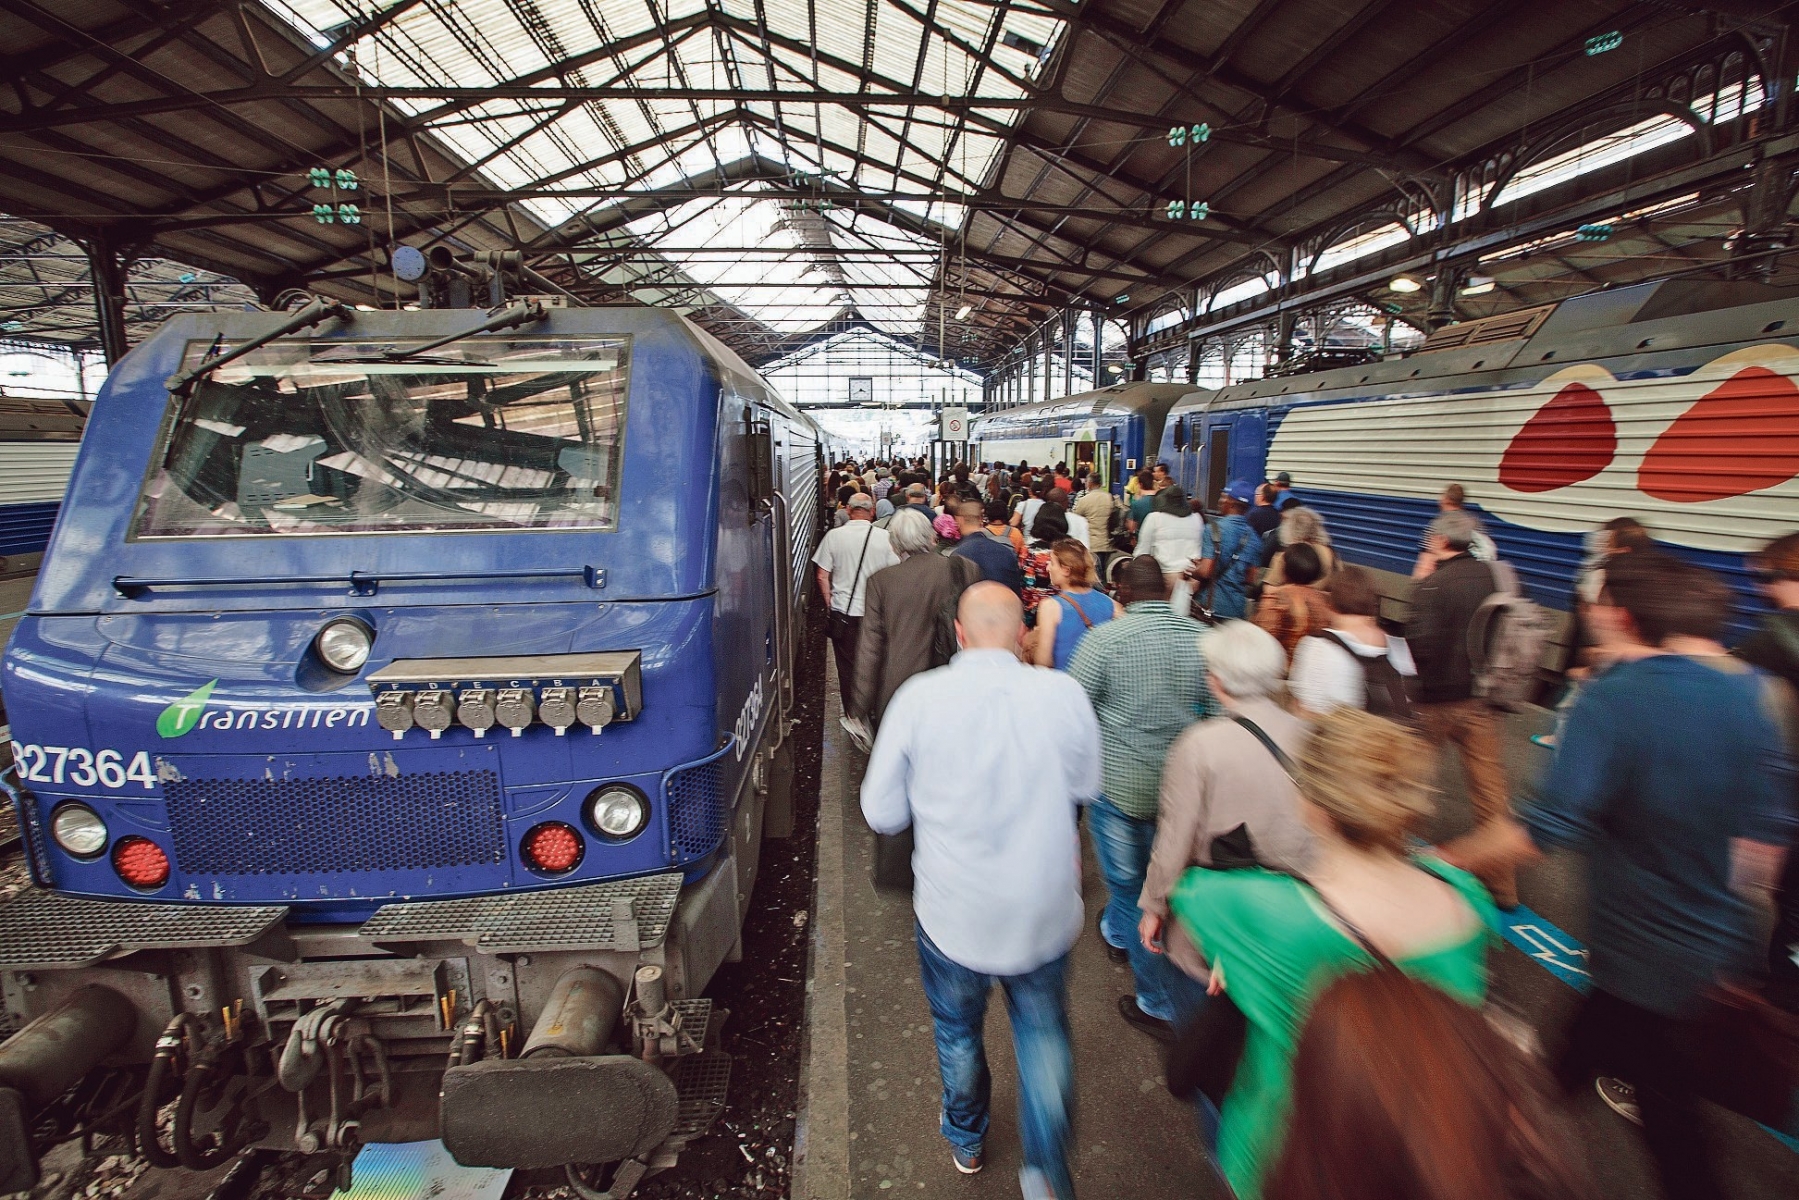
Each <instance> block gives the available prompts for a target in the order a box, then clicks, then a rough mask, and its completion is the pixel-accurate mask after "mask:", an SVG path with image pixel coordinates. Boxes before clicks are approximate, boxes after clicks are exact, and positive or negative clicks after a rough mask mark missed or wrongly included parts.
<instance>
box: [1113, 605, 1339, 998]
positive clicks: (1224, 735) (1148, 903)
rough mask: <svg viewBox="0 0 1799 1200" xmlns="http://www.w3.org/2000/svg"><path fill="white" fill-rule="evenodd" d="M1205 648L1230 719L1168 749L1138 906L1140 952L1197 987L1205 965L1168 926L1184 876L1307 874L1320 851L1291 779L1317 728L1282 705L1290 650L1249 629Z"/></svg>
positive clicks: (1232, 630)
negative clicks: (1239, 869)
mask: <svg viewBox="0 0 1799 1200" xmlns="http://www.w3.org/2000/svg"><path fill="white" fill-rule="evenodd" d="M1200 649H1201V652H1202V653H1203V654H1204V655H1205V660H1206V671H1207V674H1206V681H1207V682H1208V683H1209V684H1210V685H1211V688H1212V694H1213V695H1214V696H1216V697H1217V698H1218V701H1219V703H1220V704H1222V705H1223V706H1224V714H1223V715H1222V716H1217V717H1213V718H1211V719H1210V720H1207V721H1201V722H1200V723H1199V724H1197V725H1194V726H1191V727H1190V728H1189V729H1188V730H1187V731H1186V732H1185V733H1183V734H1181V736H1180V737H1178V738H1176V739H1175V742H1174V745H1173V746H1172V747H1170V748H1169V751H1168V758H1167V760H1166V762H1165V763H1164V764H1163V767H1162V792H1161V799H1160V807H1159V809H1158V813H1157V817H1156V841H1155V847H1154V849H1152V850H1151V851H1150V858H1149V871H1148V873H1147V874H1146V876H1145V877H1144V883H1143V894H1142V895H1141V896H1140V897H1138V900H1137V907H1138V908H1139V909H1141V910H1142V912H1143V918H1142V922H1141V924H1140V925H1139V927H1138V933H1139V935H1140V936H1141V937H1142V939H1143V944H1144V945H1145V946H1147V947H1148V948H1150V949H1151V950H1155V951H1158V952H1165V953H1167V954H1168V955H1169V956H1170V958H1171V959H1172V960H1173V962H1174V964H1175V965H1176V966H1178V967H1180V968H1181V970H1183V971H1185V972H1186V973H1187V974H1188V975H1191V976H1193V977H1194V978H1196V979H1204V978H1206V976H1207V969H1206V966H1205V960H1204V959H1203V958H1201V957H1200V955H1199V952H1198V951H1197V950H1196V949H1195V948H1194V946H1193V943H1192V942H1190V941H1188V940H1187V939H1186V937H1185V936H1184V935H1182V934H1181V933H1180V932H1179V930H1178V928H1176V927H1173V926H1171V925H1170V924H1169V921H1168V915H1169V908H1168V897H1169V895H1170V894H1171V893H1172V892H1173V891H1174V888H1175V885H1176V884H1178V883H1179V882H1180V880H1181V875H1182V873H1183V872H1185V871H1186V870H1187V868H1188V867H1192V866H1196V865H1197V866H1201V867H1211V866H1219V867H1225V866H1250V865H1260V866H1265V867H1269V868H1272V869H1274V870H1277V871H1302V870H1303V869H1304V868H1305V866H1306V864H1307V862H1308V861H1309V860H1310V858H1311V855H1312V850H1313V844H1314V842H1313V834H1312V832H1311V830H1310V829H1309V828H1307V826H1306V824H1305V822H1304V821H1303V820H1302V819H1301V817H1300V807H1299V791H1298V789H1297V788H1295V787H1294V786H1293V778H1292V776H1291V775H1290V774H1289V773H1288V770H1289V764H1290V762H1291V760H1293V759H1295V758H1297V757H1298V756H1299V752H1300V749H1301V747H1302V746H1303V744H1304V742H1305V739H1306V735H1307V733H1308V731H1309V728H1310V727H1309V726H1308V725H1307V723H1306V722H1305V721H1302V720H1301V719H1300V718H1298V717H1296V716H1294V715H1293V714H1292V713H1290V712H1288V711H1287V710H1286V709H1285V708H1283V707H1281V704H1280V702H1279V701H1280V697H1281V693H1282V691H1283V689H1284V686H1285V676H1286V673H1287V652H1286V651H1285V650H1283V649H1281V644H1280V642H1279V641H1278V640H1276V639H1275V637H1274V635H1272V634H1270V633H1268V632H1267V631H1266V630H1263V629H1259V628H1257V627H1256V626H1254V625H1252V624H1250V623H1249V622H1248V621H1226V622H1225V623H1224V624H1222V625H1219V626H1217V627H1216V628H1215V629H1213V630H1211V631H1210V632H1208V633H1206V634H1203V635H1201V637H1200ZM1220 857H1222V858H1223V859H1225V860H1226V861H1218V859H1219V858H1220Z"/></svg>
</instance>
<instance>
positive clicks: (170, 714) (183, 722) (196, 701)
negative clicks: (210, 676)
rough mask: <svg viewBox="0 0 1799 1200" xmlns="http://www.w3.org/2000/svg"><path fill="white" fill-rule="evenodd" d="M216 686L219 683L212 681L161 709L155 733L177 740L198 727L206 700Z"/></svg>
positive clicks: (204, 710) (204, 709)
mask: <svg viewBox="0 0 1799 1200" xmlns="http://www.w3.org/2000/svg"><path fill="white" fill-rule="evenodd" d="M218 686H219V681H218V680H216V679H214V680H212V681H210V682H209V683H207V684H206V685H205V686H203V687H197V688H195V689H194V690H193V691H191V692H189V693H188V694H187V695H185V696H183V697H182V698H181V699H179V700H177V701H175V703H173V704H171V705H169V706H168V707H167V708H165V709H163V710H162V715H161V716H159V717H157V718H156V732H157V733H160V734H161V735H162V736H163V737H166V738H178V737H180V736H181V735H182V734H184V733H186V732H188V731H189V730H191V729H192V728H193V727H194V726H196V725H198V724H199V723H200V717H201V716H202V715H203V714H204V713H205V712H206V700H207V698H208V697H209V696H211V695H212V689H213V688H215V687H218Z"/></svg>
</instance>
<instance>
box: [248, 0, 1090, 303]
mask: <svg viewBox="0 0 1799 1200" xmlns="http://www.w3.org/2000/svg"><path fill="white" fill-rule="evenodd" d="M270 3H271V5H272V7H274V8H275V10H276V11H278V12H282V13H284V14H285V15H286V16H287V17H288V19H290V20H291V21H292V22H293V23H294V25H295V26H296V27H297V28H299V29H300V30H301V31H302V32H303V33H304V34H305V35H306V36H307V37H309V38H310V39H311V40H312V41H313V43H314V44H316V45H321V46H322V45H327V44H329V42H330V34H328V33H327V32H326V31H337V30H341V29H342V28H344V27H345V26H347V25H349V24H351V23H354V22H357V21H361V20H366V19H367V18H368V17H369V16H371V15H373V14H375V13H377V12H380V11H382V10H384V9H386V8H388V7H390V6H391V4H392V3H393V0H270ZM870 17H871V12H870V10H869V9H868V8H867V6H866V4H865V2H864V0H760V3H758V2H757V0H456V2H455V3H445V2H439V0H432V2H431V3H427V4H421V5H417V6H415V7H413V8H410V9H408V10H407V11H406V12H404V13H401V14H400V15H398V16H397V17H396V18H394V19H393V20H392V21H390V22H389V23H387V24H386V25H385V26H384V27H383V28H382V29H381V30H380V31H379V32H377V33H375V34H373V35H371V36H369V37H367V38H364V39H363V40H362V41H361V42H360V43H359V44H358V45H357V46H356V47H355V48H354V53H353V57H354V65H355V68H356V70H357V71H358V72H359V73H360V74H361V75H362V77H364V78H366V79H369V80H370V81H372V82H375V83H379V84H386V85H392V86H421V87H431V86H441V85H453V86H457V87H480V86H483V85H486V84H503V83H513V82H516V81H523V82H537V83H540V84H542V85H544V86H546V87H558V86H590V87H632V86H634V87H637V88H641V89H643V94H642V96H641V97H617V98H608V99H603V100H600V99H596V100H589V101H586V102H583V103H580V104H576V105H572V106H567V111H565V112H563V113H562V115H561V116H560V117H559V118H557V119H556V120H555V121H554V123H553V124H552V125H550V126H548V127H545V128H542V129H535V131H533V130H534V127H535V125H536V124H537V123H538V122H541V121H542V120H544V119H545V118H546V117H548V116H550V115H551V114H553V113H555V112H557V111H558V110H560V109H562V108H563V107H564V105H565V100H564V98H562V97H556V96H546V97H544V98H542V99H538V100H521V99H517V98H504V99H499V98H496V99H492V100H486V101H482V102H478V103H466V102H462V101H445V100H436V99H425V100H418V99H414V100H408V101H397V102H395V105H396V107H397V108H398V109H399V110H400V111H403V112H407V113H410V114H415V115H416V114H436V115H437V117H436V119H433V120H432V121H431V122H430V125H429V127H430V128H431V131H432V134H433V136H435V137H437V138H438V139H440V140H441V141H442V142H443V143H444V144H445V145H446V146H447V147H448V148H449V149H450V150H451V151H453V152H454V153H455V154H457V155H459V156H460V157H462V158H463V159H464V160H465V161H467V162H469V163H477V162H478V163H481V164H482V166H481V167H480V169H479V171H478V172H477V173H476V174H475V175H474V176H473V177H472V179H471V182H472V183H474V184H475V185H477V186H480V185H483V184H485V185H491V186H495V187H499V188H507V189H527V188H532V187H543V188H545V189H546V190H550V191H555V190H568V191H574V192H581V191H596V190H597V191H603V190H605V189H629V190H633V191H635V190H638V189H657V188H671V187H674V188H678V187H679V186H680V184H681V182H682V181H683V180H685V179H689V178H692V177H695V176H698V175H702V174H705V173H707V172H711V171H714V170H715V169H716V168H718V167H719V166H721V165H727V166H728V165H732V164H741V163H744V162H745V161H746V160H749V159H752V158H753V157H756V156H759V157H760V158H762V159H764V160H766V161H772V162H775V163H780V164H783V165H784V166H787V167H789V168H791V169H793V170H794V171H796V172H799V173H800V174H802V175H804V176H811V175H819V174H822V175H823V176H824V177H825V178H826V179H827V180H829V181H831V182H833V183H836V184H840V185H842V186H846V187H853V188H857V189H859V190H862V191H865V192H867V193H869V194H871V195H874V196H876V197H878V198H880V199H882V200H883V201H884V202H891V203H893V204H894V206H895V207H896V208H898V209H900V210H901V211H904V212H906V213H908V214H910V215H914V216H917V217H920V218H922V219H923V220H925V221H927V222H930V223H933V224H943V225H946V226H948V227H949V228H950V229H952V230H953V229H956V228H959V227H960V226H961V224H962V223H963V222H964V221H965V219H966V216H967V214H966V211H965V210H964V209H963V208H962V207H961V206H959V205H955V204H945V203H942V202H940V201H925V200H912V199H905V200H902V199H898V198H897V197H896V195H895V194H896V193H897V194H900V195H908V194H911V195H916V194H918V193H925V192H931V191H935V190H938V189H939V188H943V189H947V190H950V191H955V190H957V189H960V188H964V187H979V186H981V185H982V182H983V181H984V180H985V178H986V177H987V175H988V174H989V173H990V172H991V169H992V166H993V163H994V161H995V159H996V156H997V155H998V153H999V151H1000V149H1001V146H1002V142H1001V139H1000V137H998V136H997V135H996V132H995V131H994V129H993V128H992V126H995V125H997V126H1002V127H1003V126H1006V125H1011V124H1014V123H1016V122H1017V121H1018V120H1020V119H1022V116H1023V110H1021V109H1018V108H1011V107H1006V108H994V109H987V110H984V111H983V112H982V114H981V115H982V116H983V117H984V119H985V121H986V122H987V123H988V124H989V127H988V128H985V129H979V130H978V131H975V132H970V131H969V127H968V124H967V118H966V116H965V114H964V113H962V112H960V111H957V110H948V109H942V108H938V107H935V106H933V105H932V104H931V103H930V101H929V99H928V98H929V97H933V96H943V95H948V96H957V97H960V96H970V95H972V96H976V97H989V98H994V99H1007V100H1011V99H1017V98H1020V97H1022V96H1024V95H1025V94H1026V88H1025V86H1021V81H1029V80H1031V79H1033V78H1034V77H1035V76H1036V75H1037V74H1038V73H1039V72H1040V71H1041V70H1042V67H1043V63H1044V62H1045V61H1047V51H1048V50H1049V49H1052V48H1053V47H1054V46H1055V44H1056V41H1057V39H1058V38H1059V37H1060V36H1061V35H1062V32H1063V30H1064V28H1065V23H1064V22H1063V21H1061V20H1059V19H1056V18H1053V17H1045V16H1041V15H1037V14H1033V13H1026V12H1019V11H1016V10H1011V9H1007V8H1005V7H1002V6H996V5H994V4H992V3H990V2H988V0H937V2H936V3H929V2H928V0H880V3H879V4H878V5H877V6H876V7H875V8H874V9H873V10H872V22H871V20H870ZM995 21H999V22H1000V23H1001V24H1000V27H999V28H998V29H995V28H994V22H995ZM764 31H766V35H765V32H764ZM990 43H991V44H992V45H993V47H994V49H993V51H992V55H993V59H994V62H993V63H983V62H982V61H981V60H980V58H979V57H978V56H979V54H980V53H981V52H982V51H983V50H984V49H985V48H986V47H987V46H988V45H989V44H990ZM351 57H352V56H351V55H345V54H340V55H339V61H340V63H343V64H345V65H348V63H349V61H350V59H351ZM570 60H577V61H573V62H570ZM553 63H554V64H559V65H558V66H555V67H553V66H552V65H551V64H553ZM560 64H567V65H560ZM864 72H867V74H868V76H869V79H868V81H867V82H866V84H865V82H864V78H863V73H864ZM915 86H916V89H917V91H916V94H914V95H912V96H908V97H904V98H902V97H900V96H898V95H896V97H895V99H894V101H893V103H892V104H891V105H878V106H864V105H860V104H858V105H854V106H843V105H833V104H824V103H818V102H813V101H807V100H804V99H799V98H796V99H794V100H792V101H787V100H781V101H775V100H758V101H731V100H725V99H715V100H700V101H689V100H679V99H671V98H669V97H667V96H666V95H665V94H658V93H659V92H664V91H666V90H667V89H705V90H720V91H732V90H737V89H740V88H741V89H749V90H753V91H764V90H770V89H772V90H774V91H776V92H795V93H805V92H809V91H811V90H813V88H814V87H816V88H817V89H819V90H821V91H825V92H842V93H855V92H861V91H869V92H872V93H873V94H876V95H880V94H882V93H884V92H893V91H898V90H904V91H906V92H911V91H912V90H913V89H914V87H915ZM909 104H916V107H914V108H910V109H909V108H908V105H909ZM705 122H710V124H709V125H707V126H706V127H703V128H700V129H694V128H693V126H694V125H695V124H696V123H705ZM513 139H518V140H517V141H516V142H514V141H513ZM546 181H547V182H546ZM802 186H803V184H802ZM616 202H617V201H616V200H614V199H613V198H610V197H607V196H604V195H597V196H591V195H590V196H566V197H557V196H544V197H534V198H530V199H525V200H522V201H521V203H522V204H523V205H524V207H525V208H526V209H527V211H529V212H530V213H532V214H533V215H534V216H536V217H538V218H539V219H541V220H543V221H545V222H547V223H549V224H552V225H557V224H560V223H562V222H564V221H566V220H567V219H568V218H569V217H571V216H573V215H575V214H577V213H580V212H583V211H587V210H591V209H603V208H605V207H606V206H608V205H610V204H613V203H616ZM725 207H726V208H727V209H728V211H729V212H731V213H733V214H734V215H733V216H732V217H731V219H729V220H728V221H726V223H725V224H723V225H721V226H720V227H719V228H716V229H713V230H711V231H710V236H711V237H713V238H715V239H718V244H721V245H724V244H735V245H738V246H740V247H741V248H744V249H746V250H747V249H750V248H753V247H756V246H758V245H762V244H764V243H761V242H756V241H736V240H735V239H737V238H739V237H743V236H747V235H749V234H752V233H756V232H760V231H763V230H764V229H766V230H769V231H773V230H775V229H776V227H777V226H778V224H779V222H778V221H777V220H776V219H775V218H773V217H768V216H766V215H765V214H764V215H752V214H754V213H758V212H764V210H766V213H774V214H776V215H777V216H778V213H779V211H780V210H779V207H778V206H777V205H774V204H773V203H761V202H751V201H745V202H742V203H740V204H736V205H735V206H734V207H733V206H725ZM708 219H710V218H708ZM632 227H633V228H636V222H633V223H632ZM666 227H667V226H666V224H656V223H654V222H652V223H651V225H650V226H649V227H648V228H649V229H650V230H651V231H652V233H653V231H654V230H656V229H661V228H666ZM882 229H883V230H884V231H887V232H884V233H882V234H880V235H878V236H877V237H876V240H874V241H873V242H866V243H863V242H858V243H857V244H859V245H872V246H876V247H880V246H882V245H885V244H886V243H884V242H882V241H881V240H879V239H880V237H893V236H897V235H898V231H897V230H894V229H893V228H892V227H891V226H886V225H882ZM833 236H836V235H833ZM674 241H675V242H676V243H680V244H696V243H687V242H686V241H685V235H683V236H680V237H676V238H675V239H674ZM708 244H711V243H708ZM896 244H898V245H901V246H903V245H905V244H906V243H904V242H903V241H902V242H900V243H896ZM796 252H797V255H798V257H799V258H800V259H811V260H822V261H828V260H831V259H832V257H833V256H832V247H831V244H830V243H829V242H827V244H826V245H823V246H820V245H816V244H814V245H808V246H806V247H804V248H799V247H796ZM841 257H842V259H843V261H842V262H841V263H840V269H839V274H838V277H839V278H841V279H843V280H845V281H847V286H848V288H849V291H850V295H849V299H850V300H851V301H852V302H853V303H855V304H856V306H857V307H858V308H859V309H862V310H864V311H865V313H866V315H868V316H869V317H870V319H871V320H874V319H877V318H876V316H875V313H876V312H877V311H878V312H879V313H880V314H881V316H880V317H879V318H878V319H879V320H881V321H882V323H883V325H884V326H885V325H887V324H888V323H889V322H891V323H892V326H893V327H894V328H903V327H904V328H906V331H907V332H909V333H916V332H918V330H917V327H916V326H917V321H918V320H919V319H920V318H921V317H922V315H923V313H924V311H925V293H924V291H923V290H920V289H918V287H917V280H918V278H919V274H918V272H917V271H914V270H913V269H912V268H911V267H910V266H908V265H896V264H895V263H891V262H882V263H881V264H880V265H878V266H877V265H876V264H875V261H874V260H871V259H869V258H867V257H862V256H853V255H852V256H841ZM852 261H853V262H854V269H853V270H852V269H851V262H852ZM679 265H680V266H681V267H682V268H683V269H684V270H687V271H688V272H689V278H690V280H691V281H692V282H695V283H699V284H701V285H702V286H705V287H709V288H714V289H715V292H716V295H717V296H718V297H719V298H720V299H723V300H726V301H727V302H729V303H731V304H734V305H737V306H739V307H741V309H742V310H743V311H744V312H746V313H749V314H751V315H753V316H761V315H764V314H766V316H767V319H769V320H773V321H779V322H781V323H782V324H791V323H793V322H796V321H799V320H801V316H800V315H799V314H801V313H802V312H804V313H806V314H809V317H808V319H810V320H812V321H813V323H814V324H817V323H819V322H822V321H824V320H827V319H829V318H830V317H831V316H832V315H835V313H836V311H837V309H838V307H841V306H840V304H838V303H837V301H838V300H839V299H840V298H839V297H838V296H837V295H836V293H835V291H833V290H824V289H821V288H820V287H819V286H818V283H819V282H820V281H821V280H823V278H824V277H822V276H816V275H815V276H807V277H804V278H802V277H801V276H800V275H798V274H797V273H796V274H795V275H794V277H793V278H792V279H790V280H789V279H783V278H773V279H769V278H763V279H758V280H755V281H753V282H756V283H758V284H762V283H776V284H779V285H780V286H778V287H773V288H771V287H761V286H758V287H755V288H751V287H749V286H748V283H749V282H751V281H743V280H740V281H734V280H733V279H732V278H731V277H729V275H728V274H726V275H720V274H718V273H717V268H716V266H715V265H710V264H707V263H702V262H700V261H698V260H697V259H696V261H694V262H691V263H688V262H681V263H679ZM795 270H796V272H797V270H798V268H797V266H796V268H795ZM934 271H935V265H934V264H928V265H925V266H924V272H925V278H926V279H927V280H928V279H929V278H934ZM673 286H676V290H677V293H678V294H679V285H673ZM834 287H835V285H834V284H833V288H834ZM644 295H646V297H647V296H648V293H647V292H646V293H644ZM908 323H910V326H909V327H908Z"/></svg>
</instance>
